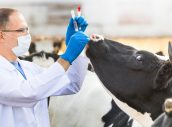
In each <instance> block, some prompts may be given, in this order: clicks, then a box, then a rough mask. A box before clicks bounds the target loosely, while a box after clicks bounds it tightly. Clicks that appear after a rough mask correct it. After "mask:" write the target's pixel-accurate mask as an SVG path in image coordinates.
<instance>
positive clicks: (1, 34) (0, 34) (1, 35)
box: [0, 31, 4, 40]
mask: <svg viewBox="0 0 172 127" xmlns="http://www.w3.org/2000/svg"><path fill="white" fill-rule="evenodd" d="M1 39H4V34H3V32H2V31H0V40H1Z"/></svg>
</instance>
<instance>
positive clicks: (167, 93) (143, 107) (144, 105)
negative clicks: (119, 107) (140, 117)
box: [126, 88, 172, 120]
mask: <svg viewBox="0 0 172 127" xmlns="http://www.w3.org/2000/svg"><path fill="white" fill-rule="evenodd" d="M171 91H172V88H168V89H166V90H163V91H157V92H154V93H153V94H152V96H151V97H150V98H149V99H145V100H143V99H140V98H135V99H131V100H129V101H128V100H126V103H127V104H128V105H129V106H131V107H132V108H134V109H136V110H137V111H139V112H141V113H145V112H147V113H150V116H151V118H152V119H153V120H155V119H156V118H157V117H158V116H159V115H160V114H161V113H162V112H163V110H162V106H163V104H164V101H165V99H166V98H169V97H172V92H171Z"/></svg>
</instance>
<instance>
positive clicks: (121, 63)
mask: <svg viewBox="0 0 172 127" xmlns="http://www.w3.org/2000/svg"><path fill="white" fill-rule="evenodd" d="M86 54H87V56H88V57H89V58H90V61H91V63H92V65H93V67H94V70H95V72H96V74H97V75H98V77H99V78H100V80H101V81H102V83H103V84H104V86H105V87H106V88H107V89H108V90H109V91H110V92H111V93H112V94H113V95H115V96H116V97H117V98H118V99H120V100H122V101H125V102H127V103H128V104H129V105H130V106H131V107H133V108H135V109H137V110H139V111H141V112H145V110H150V112H151V110H152V109H151V108H153V107H151V108H149V109H148V107H149V106H150V105H151V104H152V103H154V105H156V104H157V103H158V102H157V101H155V102H152V101H153V100H154V99H157V98H156V97H159V95H160V94H161V95H162V94H164V93H165V92H166V89H165V88H166V87H167V86H168V85H167V84H169V81H170V78H171V77H172V64H171V62H170V61H165V60H162V59H160V58H159V57H158V56H156V55H155V54H153V53H150V52H147V51H144V50H137V49H135V48H133V47H130V46H127V45H123V44H121V43H118V42H116V41H112V40H108V39H104V38H103V37H102V36H98V35H93V36H91V40H90V42H89V45H88V49H87V51H86ZM169 56H170V58H172V52H171V45H169ZM162 96H163V97H159V98H158V99H159V100H160V101H159V104H163V102H164V95H162ZM144 107H145V108H146V109H144ZM157 110H161V107H159V109H157ZM147 112H149V111H147ZM159 113H160V112H159Z"/></svg>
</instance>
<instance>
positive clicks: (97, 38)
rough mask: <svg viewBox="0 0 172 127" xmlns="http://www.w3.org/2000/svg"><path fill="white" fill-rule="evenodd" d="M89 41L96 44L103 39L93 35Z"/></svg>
mask: <svg viewBox="0 0 172 127" xmlns="http://www.w3.org/2000/svg"><path fill="white" fill-rule="evenodd" d="M90 40H91V41H93V42H98V41H101V40H104V37H103V36H101V35H98V34H93V35H91V36H90Z"/></svg>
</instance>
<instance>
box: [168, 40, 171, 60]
mask: <svg viewBox="0 0 172 127" xmlns="http://www.w3.org/2000/svg"><path fill="white" fill-rule="evenodd" d="M168 55H169V59H170V61H172V46H171V43H170V42H169V43H168Z"/></svg>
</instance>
